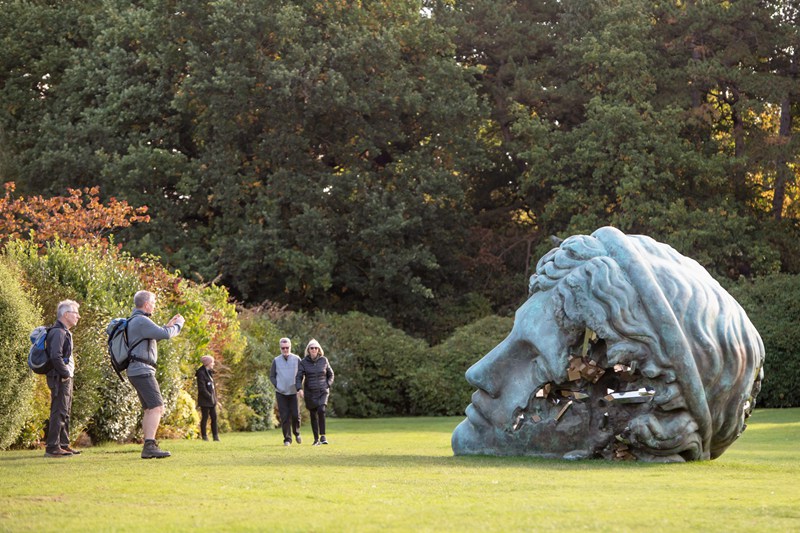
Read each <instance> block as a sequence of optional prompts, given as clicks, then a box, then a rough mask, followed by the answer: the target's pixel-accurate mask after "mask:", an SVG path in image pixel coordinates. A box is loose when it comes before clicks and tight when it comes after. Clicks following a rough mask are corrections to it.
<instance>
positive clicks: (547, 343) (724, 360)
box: [452, 228, 764, 462]
mask: <svg viewBox="0 0 800 533" xmlns="http://www.w3.org/2000/svg"><path fill="white" fill-rule="evenodd" d="M763 361H764V347H763V343H762V342H761V338H760V336H759V335H758V332H757V331H756V330H755V328H754V327H753V325H752V323H751V322H750V321H749V319H748V318H747V315H746V314H745V312H744V311H743V310H742V308H741V307H740V306H739V305H738V303H736V301H735V300H734V299H733V298H732V297H731V296H730V295H729V294H728V293H727V292H726V291H725V290H724V289H723V288H722V287H721V286H720V285H719V283H717V282H716V281H715V280H714V279H713V278H712V277H711V276H710V275H709V274H708V272H706V270H705V269H703V267H701V266H700V265H699V264H698V263H696V262H695V261H693V260H691V259H689V258H686V257H684V256H682V255H681V254H679V253H678V252H676V251H675V250H673V249H672V248H671V247H669V246H667V245H665V244H661V243H658V242H656V241H654V240H653V239H651V238H649V237H645V236H640V235H625V234H623V233H622V232H620V231H618V230H616V229H614V228H601V229H599V230H597V231H596V232H595V233H593V234H592V235H591V236H589V235H576V236H573V237H570V238H568V239H566V240H564V241H562V242H561V243H560V245H559V247H558V248H555V249H553V250H551V251H550V252H549V253H547V254H546V255H545V256H543V257H542V258H541V259H540V261H539V263H538V265H537V267H536V273H535V274H534V275H533V276H532V277H531V282H530V297H529V299H528V300H527V301H526V302H525V303H524V304H523V305H522V306H521V307H520V308H519V309H518V310H517V314H516V318H515V322H514V327H513V329H512V331H511V333H510V334H509V336H508V337H507V338H506V339H505V340H504V341H503V342H501V343H500V344H499V345H498V346H496V347H495V348H494V349H493V350H492V351H491V352H489V353H488V354H486V356H484V358H483V359H481V360H480V361H478V362H477V363H476V364H475V365H473V366H472V367H471V368H470V369H469V370H468V371H467V374H466V377H467V381H469V382H470V383H471V384H472V385H474V386H475V387H476V388H477V391H476V392H475V393H474V394H473V396H472V403H471V404H470V405H469V406H468V407H467V410H466V413H467V418H466V419H465V420H464V421H463V422H462V423H461V424H460V425H459V426H458V427H457V428H456V430H455V431H454V432H453V438H452V445H453V451H454V453H455V454H457V455H469V454H488V455H536V456H544V457H563V458H568V459H578V458H606V459H622V460H627V459H638V460H644V461H665V462H667V461H686V460H702V459H713V458H716V457H718V456H719V455H720V454H721V453H722V452H723V451H724V450H725V449H727V448H728V446H730V445H731V443H733V441H734V440H735V439H736V438H737V437H738V436H739V435H740V434H741V432H742V431H743V430H744V428H745V427H746V426H745V419H746V418H747V417H748V416H749V415H750V413H751V411H752V409H753V407H754V405H755V397H756V396H757V394H758V391H759V389H760V386H761V379H762V378H763V373H762V367H763Z"/></svg>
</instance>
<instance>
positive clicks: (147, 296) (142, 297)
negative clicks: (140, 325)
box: [133, 291, 156, 309]
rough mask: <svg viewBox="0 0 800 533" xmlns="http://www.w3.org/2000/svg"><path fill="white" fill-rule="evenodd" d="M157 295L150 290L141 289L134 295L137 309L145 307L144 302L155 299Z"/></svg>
mask: <svg viewBox="0 0 800 533" xmlns="http://www.w3.org/2000/svg"><path fill="white" fill-rule="evenodd" d="M155 299H156V295H155V294H153V293H152V292H150V291H139V292H137V293H136V294H134V295H133V306H134V307H136V308H137V309H141V308H142V307H144V304H146V303H147V302H149V301H150V300H155Z"/></svg>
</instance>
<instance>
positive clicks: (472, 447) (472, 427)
mask: <svg viewBox="0 0 800 533" xmlns="http://www.w3.org/2000/svg"><path fill="white" fill-rule="evenodd" d="M471 408H472V406H470V407H468V408H467V418H466V419H464V420H463V421H462V422H461V423H460V424H459V425H458V426H457V427H456V429H455V430H454V431H453V435H452V438H451V446H452V448H453V454H454V455H527V456H532V457H546V458H567V459H583V458H586V457H589V456H591V451H590V450H591V447H590V446H588V445H587V443H588V442H589V432H588V429H589V418H590V414H589V412H588V409H587V408H586V406H585V405H579V406H577V407H576V408H575V411H574V412H573V413H572V416H570V417H565V418H563V419H561V420H560V421H559V420H555V419H553V418H548V419H546V420H541V421H539V422H536V423H534V422H529V423H526V424H524V425H523V426H522V427H520V428H519V430H518V431H504V430H502V429H500V428H497V427H495V426H492V425H489V424H484V423H482V422H483V419H482V418H480V417H476V416H475V413H474V411H471ZM604 437H605V438H607V439H609V438H612V435H611V434H604Z"/></svg>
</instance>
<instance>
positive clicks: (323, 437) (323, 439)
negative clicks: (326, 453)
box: [319, 435, 328, 444]
mask: <svg viewBox="0 0 800 533" xmlns="http://www.w3.org/2000/svg"><path fill="white" fill-rule="evenodd" d="M319 442H320V444H328V439H326V438H325V435H322V436H320V438H319Z"/></svg>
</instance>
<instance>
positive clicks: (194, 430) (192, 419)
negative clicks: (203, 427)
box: [158, 390, 200, 439]
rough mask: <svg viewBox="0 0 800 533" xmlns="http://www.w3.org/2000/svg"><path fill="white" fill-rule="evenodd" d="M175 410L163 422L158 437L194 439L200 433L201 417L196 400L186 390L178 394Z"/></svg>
mask: <svg viewBox="0 0 800 533" xmlns="http://www.w3.org/2000/svg"><path fill="white" fill-rule="evenodd" d="M175 403H176V404H175V408H174V409H172V411H170V413H169V415H168V416H167V417H165V418H164V419H163V420H162V421H161V425H160V426H159V428H158V436H159V437H160V438H165V439H193V438H196V437H197V435H198V434H199V433H200V415H199V414H198V412H197V409H196V405H195V401H194V398H192V395H191V394H189V393H188V392H187V391H185V390H180V391H179V392H178V398H177V400H176V402H175Z"/></svg>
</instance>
